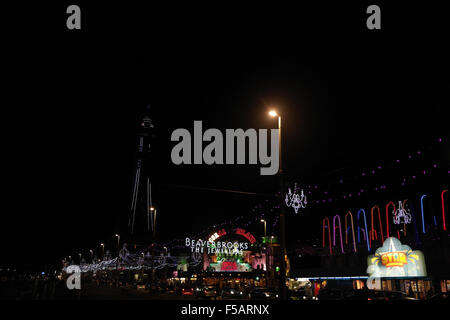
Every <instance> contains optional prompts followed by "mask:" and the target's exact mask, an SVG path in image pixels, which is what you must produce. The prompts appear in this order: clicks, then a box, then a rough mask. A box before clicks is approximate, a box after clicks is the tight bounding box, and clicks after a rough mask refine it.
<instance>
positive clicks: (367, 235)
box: [356, 208, 370, 251]
mask: <svg viewBox="0 0 450 320" xmlns="http://www.w3.org/2000/svg"><path fill="white" fill-rule="evenodd" d="M361 211H362V212H363V213H364V226H365V228H364V230H365V232H366V242H367V251H370V244H369V233H368V230H367V221H366V212H365V211H364V209H362V208H361V209H359V211H358V213H357V214H356V219H357V220H358V226H359V213H360V212H361ZM358 238H359V228H358Z"/></svg>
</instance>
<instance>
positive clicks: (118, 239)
mask: <svg viewBox="0 0 450 320" xmlns="http://www.w3.org/2000/svg"><path fill="white" fill-rule="evenodd" d="M116 237H117V256H119V252H120V235H119V234H117V233H116Z"/></svg>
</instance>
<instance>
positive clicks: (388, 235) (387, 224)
mask: <svg viewBox="0 0 450 320" xmlns="http://www.w3.org/2000/svg"><path fill="white" fill-rule="evenodd" d="M390 205H392V206H393V207H394V212H395V204H394V203H393V202H392V201H389V203H388V204H387V205H386V238H389V237H390V234H389V206H390Z"/></svg>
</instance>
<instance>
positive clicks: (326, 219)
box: [322, 217, 333, 255]
mask: <svg viewBox="0 0 450 320" xmlns="http://www.w3.org/2000/svg"><path fill="white" fill-rule="evenodd" d="M325 221H326V222H327V223H328V244H329V246H330V255H332V254H333V251H332V248H331V230H330V220H329V219H328V217H325V218H324V219H323V222H322V247H323V248H325Z"/></svg>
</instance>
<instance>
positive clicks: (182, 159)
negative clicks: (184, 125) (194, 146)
mask: <svg viewBox="0 0 450 320" xmlns="http://www.w3.org/2000/svg"><path fill="white" fill-rule="evenodd" d="M180 138H183V140H182V141H181V142H180V143H178V144H177V145H176V146H174V147H173V149H172V153H171V154H170V157H171V158H172V163H173V164H176V165H178V164H182V163H183V164H191V134H190V133H189V131H187V130H186V129H181V128H180V129H176V130H174V131H173V132H172V137H171V141H180ZM180 151H183V156H180ZM200 152H201V151H200Z"/></svg>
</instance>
